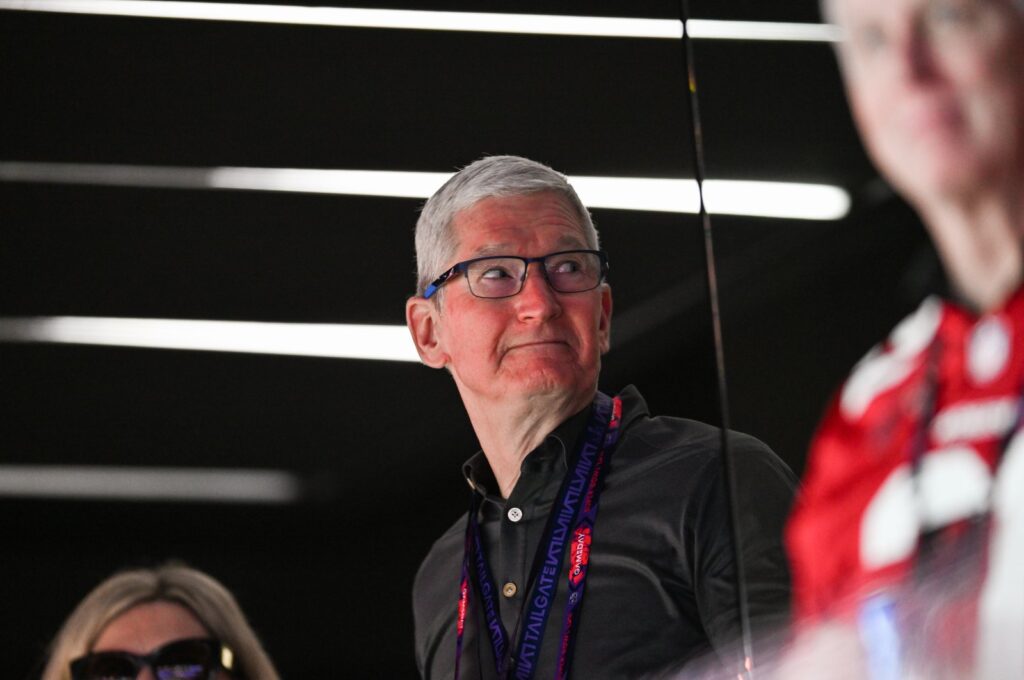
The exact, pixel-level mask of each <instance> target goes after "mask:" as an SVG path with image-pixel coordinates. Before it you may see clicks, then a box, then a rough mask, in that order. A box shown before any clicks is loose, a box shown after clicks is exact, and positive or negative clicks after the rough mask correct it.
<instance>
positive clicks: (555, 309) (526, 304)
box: [514, 262, 562, 320]
mask: <svg viewBox="0 0 1024 680" xmlns="http://www.w3.org/2000/svg"><path fill="white" fill-rule="evenodd" d="M514 299H515V301H516V311H517V313H518V315H519V318H520V319H541V320H543V319H548V318H552V317H555V316H558V315H559V314H561V312H562V305H561V301H560V300H559V298H558V293H557V292H555V289H554V288H552V287H551V284H550V283H548V280H547V277H546V276H544V270H543V268H542V265H541V263H540V262H531V263H530V265H529V267H527V270H526V280H525V281H524V282H523V289H522V290H521V291H519V294H518V295H516V296H515V298H514Z"/></svg>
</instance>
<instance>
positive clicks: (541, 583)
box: [455, 392, 622, 680]
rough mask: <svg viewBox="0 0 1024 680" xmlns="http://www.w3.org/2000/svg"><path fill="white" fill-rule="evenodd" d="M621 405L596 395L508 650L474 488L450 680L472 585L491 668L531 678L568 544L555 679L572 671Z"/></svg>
mask: <svg viewBox="0 0 1024 680" xmlns="http://www.w3.org/2000/svg"><path fill="white" fill-rule="evenodd" d="M621 417H622V401H621V400H620V399H619V398H618V397H615V398H611V397H609V396H607V395H605V394H602V393H601V392H598V393H597V398H596V399H595V401H594V405H593V408H592V409H591V413H590V418H589V420H588V421H587V428H586V431H585V433H584V436H583V440H582V442H581V445H580V450H579V451H578V453H577V455H576V457H575V459H574V461H573V464H572V466H571V467H570V469H569V471H568V472H567V473H566V475H565V478H564V479H563V480H562V486H561V489H560V490H559V492H558V496H557V497H556V501H555V505H554V506H553V507H552V509H551V512H550V514H549V515H548V520H547V524H546V525H545V527H544V534H543V535H542V537H541V541H540V544H539V545H538V547H537V552H536V554H535V555H534V560H533V567H532V569H531V570H530V577H529V580H528V582H527V588H526V589H525V590H524V592H525V593H526V595H527V596H526V599H525V603H524V610H523V611H522V612H521V614H520V617H519V624H517V630H519V629H520V628H521V630H522V633H521V635H520V636H519V643H518V645H517V646H516V649H515V651H514V653H510V645H511V639H510V637H509V635H508V633H507V631H506V630H505V627H504V625H503V624H502V622H501V616H500V614H499V611H500V609H499V604H498V586H497V583H496V582H495V580H494V575H493V573H492V572H491V568H490V565H489V564H488V563H487V559H486V556H485V555H484V546H483V541H482V539H481V532H480V525H479V523H478V520H477V513H478V511H479V509H480V502H481V495H480V494H479V493H478V492H476V491H474V492H473V496H472V500H471V502H470V507H469V517H468V519H467V521H466V542H465V552H464V556H463V559H462V577H461V579H460V583H459V606H458V610H457V619H456V643H455V648H456V651H455V680H458V679H459V665H460V661H461V659H462V642H463V634H464V632H465V625H466V616H467V614H468V612H469V593H470V590H472V589H473V587H474V585H475V589H476V592H477V593H478V594H479V596H480V601H481V604H482V606H483V611H484V620H485V625H486V629H487V630H486V633H487V636H488V637H489V638H490V641H491V650H492V651H493V653H494V663H495V667H496V669H497V672H498V677H499V678H503V679H504V678H507V677H510V676H511V677H513V678H515V679H516V680H530V679H531V678H533V676H534V674H535V673H536V670H537V660H538V657H539V654H540V647H541V642H542V641H543V639H544V629H545V627H546V626H547V620H548V617H549V615H550V613H551V607H552V605H553V604H554V601H555V593H556V591H557V590H558V574H559V572H560V571H561V566H562V558H563V553H564V552H565V545H566V543H569V544H570V550H569V553H570V556H571V557H570V560H569V569H568V572H567V584H568V590H569V596H568V598H567V600H566V606H565V612H564V614H563V617H562V628H561V631H562V632H561V636H560V640H561V645H560V648H559V652H558V664H557V666H556V672H555V678H556V679H557V680H564V678H565V677H566V676H567V675H568V673H569V667H570V665H571V661H572V653H573V647H574V641H575V633H576V627H577V624H578V622H579V618H580V606H581V604H582V602H583V593H584V586H585V585H586V578H587V567H588V562H589V556H590V543H591V540H592V538H593V533H594V525H595V523H596V521H597V503H598V498H599V496H600V494H601V480H602V479H603V478H604V472H605V470H607V468H608V460H609V458H610V457H611V453H612V450H613V448H614V446H615V443H616V441H618V437H619V422H620V419H621Z"/></svg>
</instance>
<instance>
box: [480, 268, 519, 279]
mask: <svg viewBox="0 0 1024 680" xmlns="http://www.w3.org/2000/svg"><path fill="white" fill-rule="evenodd" d="M511 277H512V273H511V272H509V271H508V270H507V269H505V268H504V267H488V268H487V269H484V270H483V271H482V272H480V276H479V277H477V278H481V279H505V278H511Z"/></svg>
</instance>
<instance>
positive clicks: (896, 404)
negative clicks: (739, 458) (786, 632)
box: [786, 289, 1024, 644]
mask: <svg viewBox="0 0 1024 680" xmlns="http://www.w3.org/2000/svg"><path fill="white" fill-rule="evenodd" d="M1022 389H1024V289H1021V290H1018V291H1017V293H1015V294H1014V295H1013V296H1012V297H1011V298H1010V299H1009V300H1008V301H1007V303H1006V304H1005V305H1004V307H1003V308H1002V309H1000V310H997V311H994V312H992V313H989V314H986V315H984V316H981V317H978V316H976V315H974V314H972V313H970V312H968V311H966V310H964V309H963V308H960V307H958V306H956V305H954V304H951V303H949V302H946V301H943V300H940V299H938V298H929V299H927V300H925V302H924V303H922V305H921V306H920V307H919V308H918V310H917V311H916V312H915V313H914V314H912V315H911V316H909V317H908V318H907V319H905V320H904V321H903V322H902V323H901V324H900V325H899V326H897V327H896V328H895V330H894V331H893V332H892V334H891V335H890V336H889V338H888V339H887V340H886V341H885V342H883V343H882V344H880V345H879V346H877V347H875V348H874V349H873V350H871V351H870V352H869V353H868V355H867V356H866V357H864V359H862V360H861V361H860V363H858V364H857V366H856V367H855V368H854V370H853V372H852V374H851V375H850V377H849V379H848V380H847V382H846V384H845V385H844V386H843V388H842V390H841V391H840V392H839V393H838V394H837V395H836V396H835V398H834V399H833V401H832V403H831V404H830V405H829V408H828V411H827V413H826V416H825V419H824V421H823V422H822V424H821V426H820V429H819V430H818V432H817V434H816V436H815V439H814V442H813V444H812V447H811V451H810V457H809V460H808V468H807V472H806V474H805V477H804V486H803V490H802V493H801V495H800V496H799V498H798V500H797V502H796V505H795V507H794V510H793V514H792V516H791V517H790V520H789V524H788V526H787V529H786V544H787V549H788V551H789V555H790V560H791V564H792V570H793V587H794V597H795V598H796V608H797V612H798V614H799V615H801V616H803V617H812V618H816V617H820V616H823V615H825V614H837V613H842V611H843V609H844V606H845V605H854V606H855V603H856V601H857V597H858V596H863V595H865V594H867V593H868V592H870V591H873V590H876V589H878V588H884V587H886V586H896V585H898V584H900V583H901V582H902V581H903V580H904V579H905V577H906V576H907V575H908V573H909V571H910V569H911V567H912V565H913V564H914V561H915V556H916V555H917V550H918V547H919V545H920V537H921V536H922V535H923V534H928V533H932V532H936V531H939V530H941V529H943V528H944V527H951V526H955V525H957V524H958V523H960V522H961V521H962V520H967V519H969V518H972V517H977V516H979V515H983V514H985V513H986V512H989V511H990V510H991V512H992V514H991V518H992V524H991V530H990V532H989V533H988V534H987V535H986V540H985V549H984V550H981V551H980V552H981V553H982V554H980V555H977V560H976V561H977V563H978V564H980V565H981V568H980V573H981V574H982V575H983V576H982V578H981V580H982V583H983V584H982V585H981V586H980V593H979V595H978V598H977V602H976V604H977V616H978V617H979V625H980V626H981V627H982V628H984V627H985V626H989V625H999V626H1006V625H1009V626H1010V627H1011V628H1012V627H1014V626H1018V627H1020V630H1019V631H1018V632H1019V637H1018V638H1017V639H1019V640H1021V641H1022V644H1024V433H1022V432H1024V431H1022V430H1021V426H1020V420H1019V416H1018V411H1019V409H1020V405H1021V396H1022ZM915 460H916V464H915ZM940 533H941V532H940ZM846 611H847V612H849V611H851V610H850V609H846Z"/></svg>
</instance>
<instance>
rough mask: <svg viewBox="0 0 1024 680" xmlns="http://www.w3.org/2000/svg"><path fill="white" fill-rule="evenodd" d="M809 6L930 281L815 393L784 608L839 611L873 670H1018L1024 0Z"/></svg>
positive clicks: (1023, 474)
mask: <svg viewBox="0 0 1024 680" xmlns="http://www.w3.org/2000/svg"><path fill="white" fill-rule="evenodd" d="M823 9H824V13H825V15H826V17H827V18H828V19H829V20H830V21H832V22H833V23H835V24H836V25H837V26H838V27H839V28H840V29H841V31H842V34H843V40H842V41H841V43H840V45H839V47H838V56H839V61H840V66H841V70H842V73H843V77H844V82H845V85H846V90H847V95H848V99H849V102H850V106H851V108H852V111H853V116H854V119H855V121H856V123H857V126H858V129H859V131H860V134H861V137H862V139H863V141H864V143H865V146H866V147H867V150H868V152H869V154H870V156H871V158H872V159H873V161H874V163H875V164H876V165H877V167H878V168H879V170H880V171H881V172H882V174H883V175H884V176H885V178H886V179H887V180H888V181H889V182H890V184H891V185H892V186H893V187H894V188H895V189H896V190H897V191H898V192H899V193H900V194H901V195H902V196H903V197H904V198H905V199H906V200H907V201H908V202H909V203H910V204H911V205H912V206H913V207H914V208H915V209H916V210H917V212H918V214H919V215H920V216H921V218H922V220H923V222H924V224H925V226H926V228H927V230H928V233H929V235H930V237H931V239H932V241H933V242H934V244H935V247H936V250H937V252H938V254H939V257H940V259H941V262H942V265H943V268H944V270H945V273H946V276H947V279H948V282H949V292H948V294H946V295H943V296H934V297H929V298H928V299H926V300H925V301H924V302H923V303H922V305H921V306H920V307H919V309H918V310H917V311H916V312H915V313H914V314H912V315H911V316H910V317H908V318H907V319H906V320H905V321H903V322H902V323H901V324H899V325H898V326H897V327H896V329H895V330H894V331H893V332H892V334H891V335H890V336H889V338H888V339H887V340H886V341H884V342H883V343H881V344H880V345H879V346H877V347H876V348H875V349H873V350H872V351H871V352H870V353H869V354H868V355H867V356H866V357H865V358H864V359H863V360H862V361H861V362H860V363H859V364H858V365H857V366H856V367H855V368H854V370H853V372H852V374H851V375H850V377H849V378H848V380H847V382H846V383H845V385H844V386H843V387H842V389H841V390H840V391H839V393H838V394H837V395H836V397H835V398H834V400H833V402H832V403H831V405H830V406H829V408H828V411H827V413H826V415H825V419H824V421H823V423H822V425H821V426H820V429H819V430H818V432H817V434H816V436H815V439H814V442H813V443H812V447H811V453H810V457H809V463H808V469H807V472H806V476H805V479H804V488H803V491H802V494H801V496H800V498H799V500H798V502H797V504H796V506H795V508H794V511H793V514H792V516H791V519H790V521H789V524H788V526H787V533H786V542H787V549H788V551H789V555H790V559H791V564H792V569H793V579H794V597H795V601H796V608H797V612H798V614H799V615H800V616H801V617H802V618H803V620H804V621H820V620H823V619H825V618H828V617H839V618H840V619H843V618H845V619H846V620H849V621H854V622H856V626H857V628H858V630H859V636H860V638H861V639H862V640H863V641H865V642H866V643H867V644H866V647H868V650H867V658H868V667H869V668H872V669H873V670H872V674H873V675H874V676H875V677H906V674H907V673H912V672H916V671H913V670H912V669H914V668H918V669H920V668H928V669H931V670H929V671H926V672H925V675H927V676H929V677H938V676H943V675H944V676H946V677H986V678H990V677H991V678H1003V677H1014V678H1020V677H1024V430H1022V427H1021V405H1022V392H1024V288H1022V271H1024V257H1022V239H1024V191H1022V190H1024V3H1022V2H1020V0H825V2H824V3H823ZM912 640H914V641H912ZM883 649H884V650H887V651H885V653H884V657H885V658H884V659H882V658H881V656H880V655H882V652H881V651H880V650H883ZM937 650H938V653H935V652H936V651H937ZM915 664H916V666H915ZM933 671H934V672H933ZM936 673H937V675H936Z"/></svg>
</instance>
